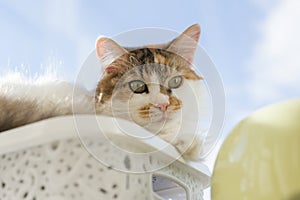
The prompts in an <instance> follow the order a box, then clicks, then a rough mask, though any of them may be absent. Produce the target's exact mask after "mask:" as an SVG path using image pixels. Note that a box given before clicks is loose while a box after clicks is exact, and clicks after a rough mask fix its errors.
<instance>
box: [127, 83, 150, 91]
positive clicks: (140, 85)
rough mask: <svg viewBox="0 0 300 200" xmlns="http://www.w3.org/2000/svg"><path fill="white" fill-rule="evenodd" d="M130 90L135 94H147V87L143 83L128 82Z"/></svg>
mask: <svg viewBox="0 0 300 200" xmlns="http://www.w3.org/2000/svg"><path fill="white" fill-rule="evenodd" d="M129 87H130V89H131V90H132V91H133V92H134V93H137V94H141V93H144V92H148V87H147V85H146V84H145V83H144V82H143V81H139V80H135V81H130V82H129Z"/></svg>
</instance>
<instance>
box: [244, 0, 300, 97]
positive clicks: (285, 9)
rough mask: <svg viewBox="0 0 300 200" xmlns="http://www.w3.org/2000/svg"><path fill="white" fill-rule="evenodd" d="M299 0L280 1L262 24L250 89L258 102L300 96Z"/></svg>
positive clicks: (252, 60)
mask: <svg viewBox="0 0 300 200" xmlns="http://www.w3.org/2000/svg"><path fill="white" fill-rule="evenodd" d="M299 22H300V1H299V0H280V1H278V2H277V4H276V5H275V6H272V8H271V10H270V11H269V12H268V15H267V16H266V18H265V19H264V20H263V22H262V23H261V24H260V26H259V28H260V31H261V34H262V35H261V39H260V40H259V41H258V43H257V44H256V46H255V53H254V54H253V57H252V59H251V61H250V65H249V68H250V71H249V72H250V82H249V87H248V90H249V92H250V96H251V97H252V98H253V100H254V101H256V102H263V103H269V102H272V101H274V100H281V99H284V98H286V97H295V96H296V95H298V96H299V95H300V39H299V35H300V24H299Z"/></svg>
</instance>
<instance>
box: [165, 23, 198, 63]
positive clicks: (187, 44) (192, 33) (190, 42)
mask: <svg viewBox="0 0 300 200" xmlns="http://www.w3.org/2000/svg"><path fill="white" fill-rule="evenodd" d="M200 32H201V31H200V26H199V24H194V25H192V26H190V27H189V28H187V29H186V30H185V31H184V32H183V33H182V34H181V35H180V36H178V37H177V38H176V39H175V40H174V41H172V42H171V44H170V46H169V47H168V49H167V50H168V51H171V52H173V53H176V54H178V55H180V56H182V57H183V58H185V59H186V60H187V61H188V62H189V63H192V62H193V60H194V54H195V51H196V49H197V45H198V41H199V38H200Z"/></svg>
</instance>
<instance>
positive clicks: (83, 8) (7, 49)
mask: <svg viewBox="0 0 300 200" xmlns="http://www.w3.org/2000/svg"><path fill="white" fill-rule="evenodd" d="M299 11H300V4H299V1H297V0H287V1H285V0H273V1H271V0H262V1H259V0H245V1H238V0H228V1H217V0H212V1H204V0H200V1H199V0H192V1H178V0H174V1H159V0H152V1H137V0H132V1H116V0H113V1H94V2H92V1H89V2H87V1H83V0H74V1H73V0H65V1H60V0H45V1H33V0H28V1H13V0H1V1H0V19H1V20H0V27H1V31H0V35H1V46H0V73H1V74H0V75H5V73H7V71H8V70H15V69H16V68H18V69H20V68H22V67H23V68H26V69H27V70H28V71H29V75H33V74H36V73H41V72H42V71H43V70H44V69H45V68H46V67H47V66H49V65H55V66H56V68H57V73H58V74H59V75H60V76H61V77H64V78H65V79H68V80H73V79H74V78H75V77H76V73H78V71H79V69H80V66H81V64H82V63H83V62H84V60H85V58H86V57H87V56H88V55H89V53H90V52H91V51H92V50H93V49H94V44H95V40H96V38H97V37H98V36H99V35H106V36H113V35H116V34H119V33H120V32H123V31H127V30H131V29H135V28H143V27H161V28H167V29H172V30H175V31H179V32H180V31H183V30H184V29H185V28H187V27H188V26H190V25H191V24H193V23H199V24H200V25H201V29H202V33H201V38H200V44H201V45H202V46H203V47H204V48H205V49H206V50H207V52H208V54H209V56H210V57H211V58H212V60H213V61H214V63H215V64H216V67H217V69H218V71H219V72H220V74H221V76H222V79H223V82H224V87H225V93H226V101H227V102H226V108H227V111H226V120H225V128H224V133H223V134H224V135H226V134H227V133H228V132H229V130H230V129H231V128H232V127H233V126H234V125H235V124H236V123H238V122H239V121H240V120H241V119H242V118H243V117H245V116H246V115H248V114H249V113H251V112H253V111H254V110H256V109H258V108H260V107H262V106H264V105H268V104H271V103H274V102H278V101H281V100H286V99H290V98H295V97H299V95H300V90H299V89H300V88H299V85H300V81H299V78H298V77H300V70H299V68H300V61H299V60H298V55H297V52H298V53H299V52H300V51H299V50H300V43H299V39H298V37H299V36H298V35H300V28H299V25H298V24H299V23H298V22H299V20H300V15H299V14H298V13H300V12H299Z"/></svg>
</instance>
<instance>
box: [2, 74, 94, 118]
mask: <svg viewBox="0 0 300 200" xmlns="http://www.w3.org/2000/svg"><path fill="white" fill-rule="evenodd" d="M0 96H4V97H6V98H8V99H12V100H15V99H19V100H24V101H29V102H35V103H36V104H37V105H38V106H39V107H40V108H43V109H46V110H43V111H45V112H47V109H53V108H55V110H57V111H58V112H62V113H66V112H68V113H71V112H73V107H74V111H75V113H78V114H79V113H91V112H92V110H93V102H92V100H93V97H92V94H91V93H90V92H88V91H87V90H85V89H84V88H80V87H79V86H76V87H75V86H74V85H73V84H71V83H68V82H65V81H59V80H55V79H52V78H44V79H43V78H40V79H36V80H32V79H28V78H24V77H22V76H18V75H14V76H10V77H3V78H1V79H0Z"/></svg>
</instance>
